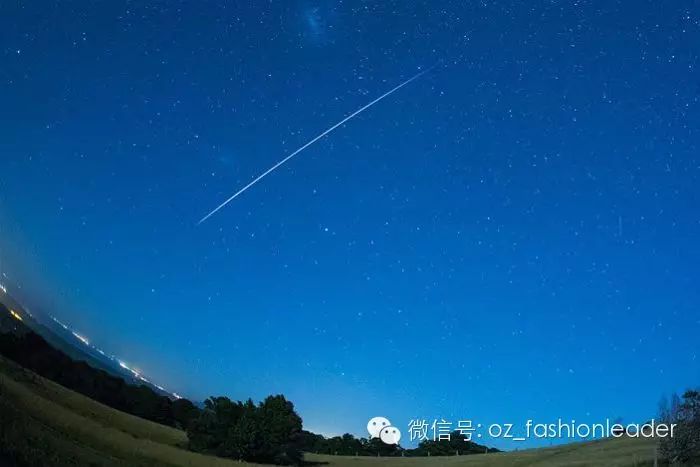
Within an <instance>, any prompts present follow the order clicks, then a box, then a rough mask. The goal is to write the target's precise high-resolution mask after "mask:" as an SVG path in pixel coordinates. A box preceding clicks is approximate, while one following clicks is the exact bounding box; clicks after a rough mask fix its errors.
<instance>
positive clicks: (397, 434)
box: [367, 417, 401, 444]
mask: <svg viewBox="0 0 700 467" xmlns="http://www.w3.org/2000/svg"><path fill="white" fill-rule="evenodd" d="M367 432H368V433H369V437H370V439H371V438H379V439H380V440H381V441H382V442H383V443H384V444H399V441H400V440H401V430H399V429H398V428H396V427H395V426H392V425H391V422H390V421H389V419H388V418H384V417H374V418H372V419H370V421H369V422H367Z"/></svg>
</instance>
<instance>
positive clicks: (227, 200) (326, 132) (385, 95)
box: [197, 66, 434, 225]
mask: <svg viewBox="0 0 700 467" xmlns="http://www.w3.org/2000/svg"><path fill="white" fill-rule="evenodd" d="M433 68H434V66H432V67H430V68H428V69H426V70H423V71H421V72H420V73H418V74H416V75H414V76H412V77H411V78H409V79H407V80H406V81H404V82H403V83H401V84H399V85H398V86H396V87H394V88H392V89H390V90H389V91H387V92H385V93H384V94H382V95H381V96H379V97H377V98H376V99H374V100H373V101H372V102H370V103H369V104H366V105H364V106H363V107H360V108H359V109H357V110H356V111H354V112H353V113H351V114H350V115H348V116H347V117H345V118H344V119H342V120H341V121H339V122H338V123H336V124H335V125H333V126H332V127H330V128H328V129H327V130H326V131H324V132H323V133H321V134H320V135H318V136H316V137H315V138H313V139H312V140H310V141H309V142H307V143H306V144H304V145H303V146H301V147H300V148H299V149H297V150H295V151H294V152H293V153H291V154H290V155H288V156H287V157H285V158H284V159H282V160H281V161H279V162H277V163H276V164H275V165H273V166H272V167H270V168H269V169H267V170H266V171H265V172H263V173H261V174H260V175H258V176H257V177H256V178H255V179H254V180H253V181H252V182H250V183H248V184H247V185H246V186H244V187H243V188H241V189H240V190H238V191H237V192H235V193H234V194H233V195H231V196H230V197H229V198H228V199H226V200H225V201H224V202H223V203H221V204H220V205H218V206H217V207H216V208H215V209H214V210H212V211H211V212H210V213H209V214H207V215H206V216H204V217H202V218H201V219H200V220H199V222H197V225H200V224H201V223H202V222H204V221H205V220H207V219H209V218H210V217H211V216H213V215H214V214H216V213H217V212H218V211H219V210H220V209H221V208H223V207H224V206H226V205H227V204H228V203H230V202H231V201H233V200H234V199H236V198H237V197H238V196H240V195H242V194H243V193H244V192H245V191H246V190H248V188H250V187H252V186H253V185H255V184H256V183H258V182H259V181H260V180H262V179H263V178H265V177H266V176H267V175H269V174H270V173H271V172H273V171H274V170H276V169H277V168H279V167H280V166H281V165H283V164H284V163H286V162H287V161H288V160H289V159H291V158H292V157H294V156H296V155H297V154H299V153H300V152H302V151H303V150H304V149H306V148H308V147H309V146H311V145H312V144H314V143H315V142H316V141H318V140H320V139H321V138H323V137H324V136H326V135H327V134H328V133H330V132H332V131H333V130H335V129H336V128H338V127H339V126H341V125H342V124H343V123H345V122H347V121H348V120H350V119H351V118H353V117H355V116H357V115H359V114H361V113H362V112H364V111H365V110H367V109H369V108H370V107H372V106H373V105H374V104H376V103H377V102H379V101H381V100H382V99H384V98H385V97H389V96H390V95H392V94H393V93H395V92H396V91H398V90H399V89H401V88H402V87H404V86H406V85H407V84H409V83H410V82H411V81H415V80H417V79H418V78H420V77H421V76H423V75H424V74H426V73H427V72H429V71H430V70H432V69H433Z"/></svg>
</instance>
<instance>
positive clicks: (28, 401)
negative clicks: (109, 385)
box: [0, 358, 246, 467]
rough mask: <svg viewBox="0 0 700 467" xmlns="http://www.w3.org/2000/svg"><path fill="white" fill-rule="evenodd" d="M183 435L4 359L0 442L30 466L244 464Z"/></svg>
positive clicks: (7, 453) (0, 386)
mask: <svg viewBox="0 0 700 467" xmlns="http://www.w3.org/2000/svg"><path fill="white" fill-rule="evenodd" d="M185 442H186V436H185V433H184V432H182V431H180V430H176V429H174V428H170V427H166V426H163V425H159V424H156V423H153V422H149V421H147V420H143V419H140V418H138V417H134V416H132V415H128V414H125V413H122V412H119V411H117V410H114V409H112V408H109V407H107V406H105V405H102V404H100V403H98V402H95V401H93V400H91V399H88V398H86V397H84V396H82V395H80V394H77V393H75V392H72V391H70V390H68V389H65V388H63V387H62V386H59V385H58V384H55V383H53V382H51V381H48V380H46V379H44V378H41V377H39V376H37V375H35V374H34V373H31V372H29V371H27V370H25V369H23V368H21V367H18V366H17V365H16V364H14V363H12V362H10V361H8V360H6V359H4V358H0V446H1V447H2V450H3V451H4V452H3V454H4V456H5V457H8V456H12V457H15V458H18V459H20V460H21V461H22V462H23V464H22V465H24V464H27V465H37V466H38V465H41V466H44V465H57V466H60V465H94V466H117V465H119V466H123V465H129V466H164V465H171V466H193V467H196V466H214V467H218V466H221V467H224V466H242V465H246V464H242V463H238V462H234V461H228V460H225V459H219V458H215V457H209V456H204V455H201V454H197V453H193V452H189V451H186V450H185V449H183V448H182V447H180V446H183V445H184V443H185Z"/></svg>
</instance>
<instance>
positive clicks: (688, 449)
mask: <svg viewBox="0 0 700 467" xmlns="http://www.w3.org/2000/svg"><path fill="white" fill-rule="evenodd" d="M660 416H661V418H662V420H663V422H664V423H667V424H669V425H670V424H675V425H676V427H675V430H674V436H669V437H665V438H662V439H661V446H660V447H661V454H662V455H663V456H664V458H666V459H667V460H668V461H669V463H672V464H674V463H687V462H693V461H698V460H700V392H698V391H694V390H693V391H686V393H685V394H683V399H682V400H681V399H680V398H679V397H678V396H674V397H673V398H672V400H671V406H670V407H666V406H662V410H661V413H660Z"/></svg>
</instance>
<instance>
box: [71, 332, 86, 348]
mask: <svg viewBox="0 0 700 467" xmlns="http://www.w3.org/2000/svg"><path fill="white" fill-rule="evenodd" d="M71 332H72V333H73V335H74V336H75V337H76V339H78V340H79V341H80V342H82V343H83V344H85V345H90V341H88V340H87V339H86V338H85V337H83V336H81V335H80V334H78V333H77V332H75V331H71Z"/></svg>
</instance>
